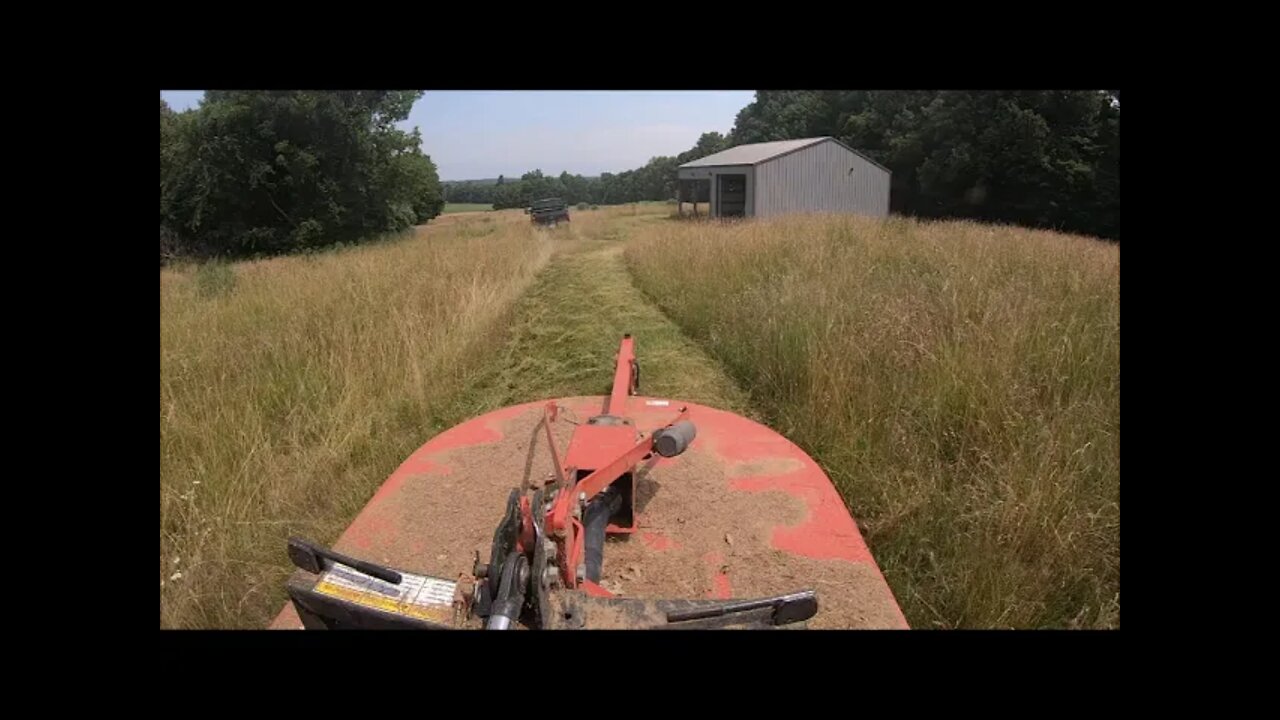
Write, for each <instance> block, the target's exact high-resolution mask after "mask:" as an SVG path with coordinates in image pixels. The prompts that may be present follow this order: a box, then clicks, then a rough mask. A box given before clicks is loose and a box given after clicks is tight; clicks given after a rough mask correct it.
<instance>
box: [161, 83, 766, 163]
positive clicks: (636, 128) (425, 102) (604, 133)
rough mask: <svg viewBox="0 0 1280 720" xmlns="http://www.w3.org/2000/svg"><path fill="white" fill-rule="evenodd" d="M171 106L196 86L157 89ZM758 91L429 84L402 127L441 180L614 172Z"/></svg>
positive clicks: (726, 113)
mask: <svg viewBox="0 0 1280 720" xmlns="http://www.w3.org/2000/svg"><path fill="white" fill-rule="evenodd" d="M160 95H161V97H163V98H164V99H165V100H166V101H168V103H169V105H170V106H172V107H173V108H174V109H175V110H185V109H187V108H190V107H195V106H196V105H197V104H199V102H200V98H201V97H203V95H204V93H203V91H190V90H182V91H170V90H166V91H162V92H161V93H160ZM754 95H755V93H753V92H752V91H750V90H731V91H701V90H697V91H695V90H670V91H647V90H646V91H632V90H628V91H616V90H609V91H536V92H534V91H473V90H449V91H435V90H432V91H428V92H427V93H426V94H425V95H424V96H423V97H422V99H420V100H419V101H418V102H417V103H416V104H415V105H414V106H413V112H411V113H410V115H409V120H408V121H407V122H405V123H403V125H404V126H405V127H406V128H411V127H414V126H417V127H418V128H420V129H421V130H422V149H423V151H424V152H426V153H427V154H428V155H430V156H431V159H432V160H434V161H435V163H436V167H438V168H439V170H440V178H441V179H442V180H470V179H478V178H489V177H497V176H498V175H506V176H507V177H512V176H516V177H519V176H520V175H521V174H522V173H524V172H527V171H529V170H533V169H541V170H542V171H543V172H544V173H547V174H557V175H558V174H559V173H560V171H562V170H568V171H569V172H570V173H578V174H582V175H599V174H600V173H601V172H621V171H623V170H631V169H633V168H636V167H639V166H641V165H643V164H645V163H646V162H648V161H649V158H651V157H654V156H655V155H675V154H678V153H681V152H684V151H685V150H688V149H689V148H691V147H693V144H694V143H695V142H697V140H698V136H699V135H701V134H702V133H704V132H710V131H713V130H714V131H718V132H721V133H727V132H729V130H730V128H732V127H733V120H734V118H735V117H736V116H737V114H738V111H739V110H741V109H742V108H743V107H744V106H746V105H747V103H749V102H751V100H752V98H753V97H754Z"/></svg>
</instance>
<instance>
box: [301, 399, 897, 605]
mask: <svg viewBox="0 0 1280 720" xmlns="http://www.w3.org/2000/svg"><path fill="white" fill-rule="evenodd" d="M602 401H603V399H602V398H566V399H562V400H560V401H558V402H560V403H561V405H562V407H564V408H566V410H567V411H568V412H564V413H563V414H562V415H561V421H558V422H556V423H553V425H552V429H553V435H554V436H555V438H556V443H557V446H558V447H559V449H560V450H561V452H562V453H563V451H564V449H565V448H566V447H567V445H568V442H569V437H570V435H571V434H572V431H573V429H574V427H575V426H574V425H573V422H585V420H586V419H587V418H588V417H590V416H591V415H593V414H596V413H597V412H599V410H600V406H601V403H602ZM630 406H631V407H630V410H629V413H628V414H629V415H631V416H632V417H634V418H635V420H636V424H637V427H638V428H639V429H640V430H642V431H646V432H647V431H650V430H652V429H654V428H655V427H657V426H659V425H660V424H661V423H663V422H664V421H666V420H669V419H670V418H669V417H668V416H671V415H674V412H675V409H676V403H674V402H673V403H672V404H671V405H670V406H656V407H655V406H649V405H648V399H646V398H640V397H636V398H632V399H631V402H630ZM690 408H691V419H693V420H694V422H695V423H697V424H698V426H699V432H698V438H697V439H696V440H695V441H694V443H693V445H692V447H691V448H690V449H689V450H688V451H687V452H685V453H684V454H682V455H680V456H679V457H676V458H672V459H665V458H658V459H657V461H656V462H655V463H654V464H653V465H652V466H651V467H650V469H649V470H648V471H647V472H642V473H641V474H639V476H638V478H637V488H636V493H637V498H636V506H637V512H638V515H639V524H640V527H639V530H638V531H637V532H636V533H635V534H633V535H631V536H621V537H616V538H611V539H610V540H609V541H608V542H607V543H606V546H605V555H604V570H603V576H602V578H601V580H602V583H601V584H602V585H604V586H605V587H606V588H608V589H610V590H612V591H614V592H616V593H618V594H620V595H621V596H623V597H638V598H656V599H677V598H690V599H696V598H729V597H735V598H752V597H760V596H765V595H773V594H780V593H788V592H794V591H798V590H803V589H814V590H816V591H817V593H818V603H819V610H818V614H817V615H816V616H815V617H814V618H813V619H812V620H811V621H810V622H809V626H810V627H814V628H900V627H905V620H904V619H903V618H902V615H901V612H900V611H899V609H898V607H897V604H896V603H895V602H894V600H893V596H892V594H891V592H890V591H889V588H888V586H887V585H886V584H885V582H884V579H883V577H882V576H881V574H880V572H879V569H878V568H877V567H876V566H875V564H874V561H873V560H872V559H871V556H870V554H869V553H868V552H867V550H866V545H865V543H863V541H862V538H861V536H860V535H859V534H858V532H857V528H856V526H855V525H854V524H853V520H852V519H851V518H850V517H849V516H848V514H847V512H846V511H845V510H844V505H843V503H842V502H841V500H840V497H839V495H838V494H837V493H836V491H835V488H834V487H832V486H831V483H830V481H829V480H828V479H827V478H826V476H825V475H824V474H823V473H822V471H821V469H819V468H818V466H817V465H816V464H814V463H813V461H812V460H811V459H809V458H808V457H807V456H806V455H804V453H803V452H802V451H800V449H799V448H797V447H795V446H794V445H793V444H791V443H790V442H788V441H787V440H786V439H785V438H783V437H782V436H780V435H778V434H777V433H775V432H773V431H771V430H769V429H767V428H764V427H763V426H760V425H757V424H756V423H754V422H751V421H749V420H746V419H745V418H742V417H739V416H736V415H732V414H730V413H725V412H722V411H718V410H714V409H711V408H706V407H702V406H696V405H691V406H690ZM541 418H542V403H535V404H531V405H523V406H516V407H513V408H507V409H504V410H499V411H497V412H494V413H490V414H488V415H485V416H482V417H480V418H476V419H475V420H472V421H470V422H467V423H464V424H462V425H459V426H457V427H456V428H454V429H452V430H450V431H448V432H446V433H444V434H442V435H440V436H438V437H437V438H435V439H433V440H432V441H431V442H429V443H427V444H426V445H424V446H423V447H422V448H421V449H420V450H419V451H418V452H416V453H414V455H413V456H411V457H410V458H409V460H407V461H406V462H405V463H404V465H402V466H401V468H400V469H399V470H397V471H396V473H395V474H394V475H392V477H391V478H390V479H388V481H387V483H386V484H385V485H384V486H383V487H382V489H380V490H379V491H378V493H377V495H376V496H375V497H374V499H373V500H372V501H371V502H370V503H369V505H368V506H367V507H366V508H365V510H364V511H363V512H362V513H361V514H360V516H359V517H358V518H356V521H355V522H354V523H352V525H351V527H350V528H349V529H348V530H347V532H346V533H345V534H344V535H343V536H342V538H341V539H340V540H339V541H338V542H337V543H336V545H335V549H336V550H338V551H339V552H347V553H349V554H353V555H357V556H360V557H366V558H368V559H371V560H375V561H381V562H383V563H386V564H389V565H392V566H394V567H398V568H402V569H405V570H409V571H411V572H421V573H425V574H429V575H434V576H437V577H442V578H456V577H458V576H459V575H463V574H468V573H469V572H470V570H471V567H472V563H473V561H474V558H475V553H476V552H477V551H478V552H479V555H480V558H481V559H482V560H487V559H488V555H489V546H490V543H491V541H492V539H493V531H494V528H495V527H496V526H497V524H498V522H499V521H500V520H501V517H502V513H503V510H504V509H505V504H506V499H507V496H508V495H509V493H510V492H511V490H512V489H513V488H515V487H517V486H519V485H521V483H523V482H526V481H529V480H537V479H543V478H546V477H548V476H549V475H550V474H551V473H552V472H553V468H552V463H551V459H550V453H548V451H547V446H546V434H545V431H544V430H543V429H542V425H541ZM296 625H297V621H296V619H294V618H293V614H292V611H291V609H286V611H285V612H284V613H282V614H281V616H280V618H279V619H278V620H277V622H276V627H289V626H295V627H296Z"/></svg>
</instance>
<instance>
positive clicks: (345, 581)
mask: <svg viewBox="0 0 1280 720" xmlns="http://www.w3.org/2000/svg"><path fill="white" fill-rule="evenodd" d="M400 577H401V579H400V584H399V585H392V584H391V583H389V582H386V581H383V580H379V579H378V578H375V577H370V576H368V575H365V574H364V573H362V572H360V571H358V570H354V569H352V568H349V567H346V566H345V565H336V564H335V565H333V566H332V567H330V568H329V570H328V571H326V572H325V574H324V575H323V576H321V578H320V582H318V583H316V586H315V591H316V592H318V593H321V594H323V595H329V596H331V597H336V598H340V599H342V600H346V601H347V602H349V603H354V604H356V605H364V606H365V607H371V608H377V609H378V610H382V611H384V612H389V613H396V614H397V615H406V616H408V617H413V618H419V619H422V620H429V621H431V622H436V623H444V624H451V623H452V620H453V593H454V589H455V588H456V587H457V585H458V584H457V583H456V582H453V581H450V580H441V579H440V578H433V577H426V576H424V575H413V574H410V573H405V572H402V573H400Z"/></svg>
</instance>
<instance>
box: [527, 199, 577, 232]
mask: <svg viewBox="0 0 1280 720" xmlns="http://www.w3.org/2000/svg"><path fill="white" fill-rule="evenodd" d="M526 212H528V213H529V219H530V220H532V221H533V224H534V225H543V226H546V227H555V226H556V224H557V223H561V222H569V204H568V203H566V202H565V201H564V200H562V199H560V198H545V199H542V200H534V201H533V203H531V204H530V205H529V209H528V210H527V211H526Z"/></svg>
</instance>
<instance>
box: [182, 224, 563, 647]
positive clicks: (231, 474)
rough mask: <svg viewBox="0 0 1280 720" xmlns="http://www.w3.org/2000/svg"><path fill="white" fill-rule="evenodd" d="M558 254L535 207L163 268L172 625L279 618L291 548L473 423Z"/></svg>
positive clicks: (318, 536)
mask: <svg viewBox="0 0 1280 720" xmlns="http://www.w3.org/2000/svg"><path fill="white" fill-rule="evenodd" d="M550 255H551V241H550V240H549V239H548V238H547V237H545V236H543V235H539V234H538V233H535V232H534V231H533V230H532V229H531V228H530V227H529V225H528V221H527V219H526V218H525V217H524V216H523V215H522V214H520V213H518V212H515V213H509V212H508V213H487V214H486V216H485V217H483V218H482V219H472V220H470V221H467V222H461V221H457V220H449V219H445V221H444V222H440V223H434V222H433V223H432V224H431V225H430V226H429V227H427V228H423V229H419V231H418V233H417V235H416V236H415V237H413V238H410V239H405V240H400V241H392V242H386V243H380V244H376V245H370V246H363V247H359V248H356V249H351V250H345V251H339V252H333V253H326V254H322V255H316V256H311V257H292V258H280V259H273V260H266V261H260V262H249V263H243V264H238V265H234V266H228V265H219V264H209V265H206V266H202V267H199V268H196V267H187V268H179V269H175V270H164V271H161V273H160V303H161V312H160V601H161V610H160V624H161V626H162V627H167V628H205V627H263V626H265V625H266V624H267V622H268V621H269V620H270V618H271V616H272V615H274V613H275V612H276V611H277V610H278V609H279V607H280V605H281V604H282V602H283V599H284V594H283V587H284V579H285V577H286V576H287V574H288V571H289V568H288V567H287V561H286V560H285V559H284V547H285V545H284V541H285V538H286V537H287V536H288V535H290V534H295V533H296V534H303V535H306V536H308V537H310V538H312V539H315V540H317V541H319V542H322V543H328V542H332V541H333V540H334V539H336V537H337V536H338V534H339V533H340V531H341V530H342V528H343V527H344V526H345V525H346V523H347V522H349V521H350V519H351V518H352V517H353V516H354V515H355V513H356V511H358V510H359V508H360V507H361V506H363V504H364V503H365V502H366V501H367V500H368V498H369V497H370V495H371V494H372V492H373V491H374V490H375V489H376V488H377V487H378V485H379V484H380V483H381V482H382V481H383V480H384V479H385V478H386V476H387V475H388V474H389V473H390V472H391V471H392V470H394V469H395V467H396V466H397V465H398V464H399V463H400V462H402V461H403V460H404V459H405V457H406V456H407V455H408V454H409V453H410V452H412V450H413V449H414V448H416V447H417V446H418V445H419V444H421V443H422V442H423V441H424V440H426V439H427V438H429V437H430V436H432V435H434V434H435V433H437V432H439V431H440V430H441V429H443V428H445V427H448V426H449V425H452V424H453V423H455V422H457V421H458V420H461V419H463V413H465V412H466V407H465V398H464V396H465V394H466V392H467V388H468V384H469V383H470V382H471V381H472V380H473V379H474V378H475V377H476V375H477V374H478V373H479V372H480V368H482V367H483V366H484V360H485V358H486V357H487V356H488V354H489V353H491V352H493V351H494V350H495V349H497V348H499V347H500V346H501V345H502V341H503V333H502V326H503V323H504V322H505V321H506V320H507V319H508V318H509V316H510V311H511V306H512V303H513V301H514V300H515V299H516V298H517V297H518V296H519V295H520V293H521V292H522V291H523V290H524V289H525V288H526V287H527V286H528V285H529V283H530V282H531V281H532V279H533V278H534V276H535V275H536V274H537V272H538V271H539V270H540V269H541V268H542V267H543V266H544V265H545V264H546V262H547V261H548V259H549V257H550Z"/></svg>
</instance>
